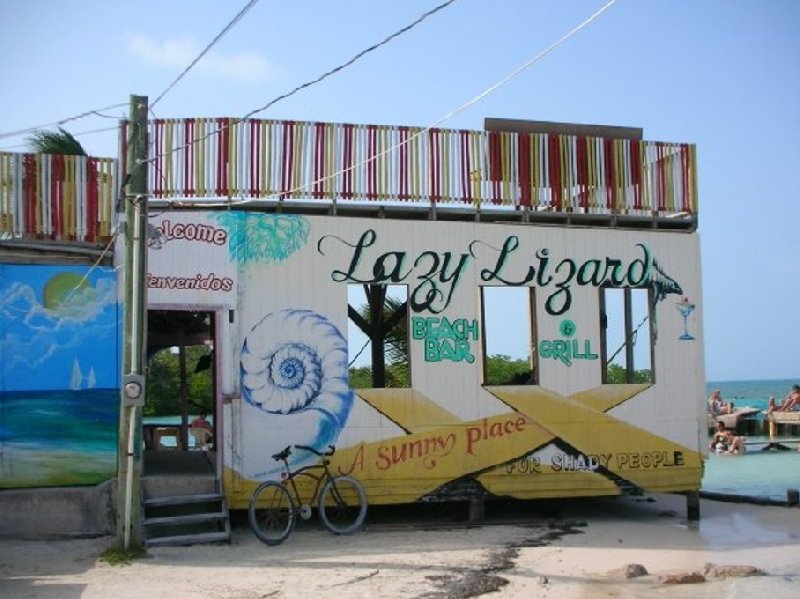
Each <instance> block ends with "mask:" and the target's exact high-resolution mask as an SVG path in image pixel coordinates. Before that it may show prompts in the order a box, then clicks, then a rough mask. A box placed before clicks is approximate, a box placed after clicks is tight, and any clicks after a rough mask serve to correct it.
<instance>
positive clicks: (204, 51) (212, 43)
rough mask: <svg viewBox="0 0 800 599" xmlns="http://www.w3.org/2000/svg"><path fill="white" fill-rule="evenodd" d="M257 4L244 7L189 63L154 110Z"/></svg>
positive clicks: (255, 2) (159, 97)
mask: <svg viewBox="0 0 800 599" xmlns="http://www.w3.org/2000/svg"><path fill="white" fill-rule="evenodd" d="M257 3H258V0H250V2H248V3H247V4H246V5H245V6H244V8H242V10H240V11H239V12H238V13H237V15H236V16H235V17H233V19H231V20H230V21H229V22H228V24H227V25H225V27H223V28H222V31H220V32H219V33H218V34H217V35H216V37H215V38H214V39H213V40H211V42H210V43H209V44H208V45H207V46H206V47H205V48H203V50H202V52H200V54H198V55H197V57H196V58H195V59H194V60H193V61H192V62H190V63H189V66H187V67H186V68H185V69H183V72H181V74H180V75H178V76H177V77H176V78H175V80H174V81H173V82H172V83H170V84H169V85H168V86H167V88H166V89H165V90H164V91H163V92H161V94H160V95H159V96H158V97H157V98H156V99H155V100H153V102H151V103H150V107H151V108H152V107H153V106H155V105H156V104H158V103H159V102H160V101H161V99H162V98H163V97H164V96H166V95H167V93H168V92H169V91H170V90H171V89H172V88H173V87H175V85H177V83H178V82H179V81H180V80H181V79H183V78H184V76H185V75H186V74H187V73H188V72H189V71H191V70H192V68H193V67H194V65H196V64H197V63H198V62H200V59H201V58H203V56H205V55H206V53H207V52H208V51H209V50H211V48H213V47H214V45H215V44H216V43H217V42H218V41H219V40H221V39H222V38H223V36H224V35H225V34H226V33H228V31H230V30H231V29H232V28H233V26H234V25H236V23H238V22H239V21H240V20H241V19H242V17H244V15H245V14H246V13H247V12H248V11H249V10H250V9H251V8H253V6H255V5H256V4H257Z"/></svg>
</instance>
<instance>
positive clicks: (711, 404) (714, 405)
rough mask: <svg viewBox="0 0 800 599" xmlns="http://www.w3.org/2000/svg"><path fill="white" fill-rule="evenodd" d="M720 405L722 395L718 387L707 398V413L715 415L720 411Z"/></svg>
mask: <svg viewBox="0 0 800 599" xmlns="http://www.w3.org/2000/svg"><path fill="white" fill-rule="evenodd" d="M721 407H722V397H720V392H719V389H716V390H714V391H713V392H712V393H711V396H710V397H709V398H708V413H709V414H711V415H712V416H716V415H717V414H719V413H720V409H721Z"/></svg>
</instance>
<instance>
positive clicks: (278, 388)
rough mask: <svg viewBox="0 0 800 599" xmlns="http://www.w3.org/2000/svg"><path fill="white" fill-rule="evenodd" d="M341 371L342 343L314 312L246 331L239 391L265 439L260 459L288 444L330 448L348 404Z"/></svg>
mask: <svg viewBox="0 0 800 599" xmlns="http://www.w3.org/2000/svg"><path fill="white" fill-rule="evenodd" d="M347 366H348V365H347V341H346V340H345V338H344V337H343V336H342V334H341V333H340V332H339V329H337V328H336V326H334V325H333V324H332V323H331V322H330V321H329V320H327V319H326V318H325V317H323V316H321V315H320V314H317V313H316V312H312V311H310V310H297V309H288V310H281V311H279V312H273V313H270V314H267V315H266V316H265V317H264V318H262V319H261V320H260V321H259V322H258V323H257V324H256V325H255V326H254V327H253V328H252V329H251V330H250V332H249V334H248V335H247V337H246V338H245V341H244V345H243V347H242V354H241V361H240V375H241V389H242V398H243V399H244V400H245V401H246V402H247V404H249V406H251V407H252V408H256V410H249V411H251V412H254V413H253V418H254V420H256V421H258V422H259V423H261V424H260V426H262V427H263V429H264V430H263V435H264V437H266V438H268V439H269V443H268V445H269V447H265V448H263V453H262V455H263V456H268V455H272V454H271V453H269V452H270V451H272V449H275V451H274V452H273V453H276V452H277V451H280V450H281V449H283V447H285V446H286V445H287V444H290V443H294V444H299V445H309V446H311V447H314V448H315V449H318V450H320V451H321V450H325V449H327V447H328V445H330V444H333V443H335V441H336V439H337V437H338V435H339V432H340V431H341V430H342V427H343V426H344V424H345V422H346V421H347V416H348V414H349V413H350V407H351V405H352V403H353V392H352V390H351V389H350V387H349V384H348V368H347ZM281 445H282V446H281ZM298 459H299V457H298ZM268 466H269V467H271V466H272V464H269V465H268ZM266 473H267V472H266V471H264V472H262V473H259V474H266ZM250 475H251V476H253V475H254V473H250Z"/></svg>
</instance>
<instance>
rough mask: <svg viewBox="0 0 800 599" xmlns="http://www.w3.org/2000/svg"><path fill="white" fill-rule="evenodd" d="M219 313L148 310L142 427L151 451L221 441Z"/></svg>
mask: <svg viewBox="0 0 800 599" xmlns="http://www.w3.org/2000/svg"><path fill="white" fill-rule="evenodd" d="M214 318H215V314H214V312H203V311H182V310H150V311H149V312H148V334H147V387H146V388H147V394H146V399H145V407H144V415H143V424H142V427H143V431H142V432H143V435H144V441H145V448H146V450H148V451H149V452H160V451H169V452H175V451H178V452H188V451H212V452H213V451H215V450H216V448H217V446H218V437H217V435H218V433H219V431H218V427H217V426H216V424H217V422H218V418H217V413H216V396H217V393H216V387H217V374H216V369H215V360H214V330H215V327H214ZM210 461H211V463H214V460H210Z"/></svg>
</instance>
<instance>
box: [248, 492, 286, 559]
mask: <svg viewBox="0 0 800 599" xmlns="http://www.w3.org/2000/svg"><path fill="white" fill-rule="evenodd" d="M248 515H249V517H250V526H251V527H252V529H253V532H254V533H255V534H256V536H257V537H258V538H259V539H260V540H261V541H263V542H264V543H266V544H267V545H279V544H280V543H283V541H285V540H286V537H288V536H289V533H291V532H292V528H293V527H294V519H295V506H294V500H292V496H291V495H290V494H289V491H287V490H286V487H284V486H283V485H282V484H280V483H276V482H274V481H268V482H265V483H261V484H260V485H259V486H258V488H257V489H256V490H255V492H253V496H252V497H251V498H250V507H249V509H248Z"/></svg>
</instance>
